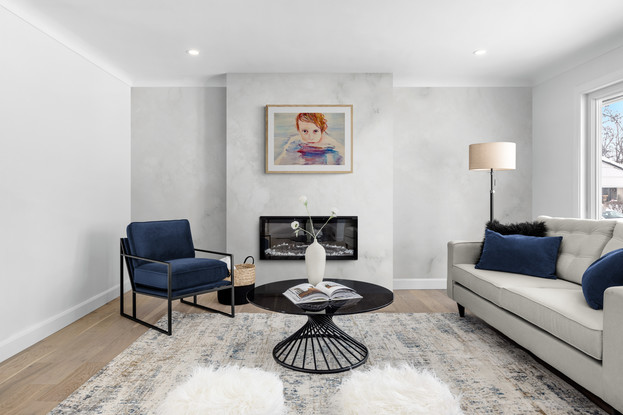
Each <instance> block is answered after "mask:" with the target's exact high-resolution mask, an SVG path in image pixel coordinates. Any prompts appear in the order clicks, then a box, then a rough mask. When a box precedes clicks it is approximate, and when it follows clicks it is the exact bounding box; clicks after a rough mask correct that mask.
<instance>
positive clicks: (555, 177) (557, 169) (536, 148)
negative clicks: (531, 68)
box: [532, 48, 623, 217]
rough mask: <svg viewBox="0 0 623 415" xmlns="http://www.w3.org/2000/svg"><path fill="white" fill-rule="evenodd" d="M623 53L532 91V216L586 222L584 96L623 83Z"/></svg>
mask: <svg viewBox="0 0 623 415" xmlns="http://www.w3.org/2000/svg"><path fill="white" fill-rule="evenodd" d="M622 67H623V48H618V49H615V50H613V51H611V52H609V53H607V54H604V55H602V56H600V57H598V58H596V59H593V60H591V61H589V62H587V63H585V64H583V65H581V66H578V67H577V68H574V69H572V70H570V71H568V72H566V73H564V74H562V75H560V76H557V77H555V78H553V79H551V80H549V81H547V82H543V83H542V84H540V85H537V86H536V87H534V88H533V113H532V114H533V115H532V117H533V123H534V129H533V152H532V154H533V161H532V162H533V174H532V177H533V179H532V188H533V195H532V200H533V204H532V212H533V214H534V216H538V215H550V216H563V217H584V216H585V204H584V203H581V195H582V192H584V190H583V189H582V188H581V187H582V186H583V179H582V177H583V175H584V172H583V171H582V169H581V168H580V165H581V162H582V160H583V158H584V156H585V155H584V154H583V151H582V147H583V145H584V143H583V140H582V137H581V132H582V129H583V128H584V127H585V125H584V124H583V121H582V117H583V111H582V106H581V101H582V96H583V95H584V94H587V93H589V92H592V91H594V90H596V89H599V88H602V87H604V86H608V85H610V84H613V83H616V82H619V81H622V80H623V70H622V69H621V68H622Z"/></svg>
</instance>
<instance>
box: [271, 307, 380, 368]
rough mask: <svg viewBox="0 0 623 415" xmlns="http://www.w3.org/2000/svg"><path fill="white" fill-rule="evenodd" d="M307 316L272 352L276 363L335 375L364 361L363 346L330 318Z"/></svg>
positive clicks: (318, 315)
mask: <svg viewBox="0 0 623 415" xmlns="http://www.w3.org/2000/svg"><path fill="white" fill-rule="evenodd" d="M307 317H308V319H307V323H305V325H303V327H301V328H300V329H299V330H297V331H296V333H294V334H292V335H291V336H290V337H288V338H287V339H285V340H283V341H281V342H279V343H278V344H277V345H276V346H275V348H274V349H273V357H274V358H275V360H276V361H277V363H279V364H280V365H282V366H285V367H287V368H289V369H293V370H298V371H301V372H308V373H338V372H344V371H347V370H350V369H352V368H355V367H357V366H361V365H362V364H364V363H365V362H366V360H368V349H367V348H366V346H364V345H363V344H361V343H360V342H358V341H357V340H355V339H353V338H352V337H351V336H349V335H348V334H346V332H344V331H343V330H342V329H340V328H339V327H338V326H336V325H335V323H334V322H333V319H332V317H331V316H329V315H326V314H315V315H308V316H307Z"/></svg>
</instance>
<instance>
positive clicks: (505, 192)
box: [393, 88, 532, 288]
mask: <svg viewBox="0 0 623 415" xmlns="http://www.w3.org/2000/svg"><path fill="white" fill-rule="evenodd" d="M531 111H532V98H531V91H530V88H395V89H394V199H393V209H394V278H396V280H395V281H394V282H395V286H396V287H405V288H406V287H410V288H444V287H445V285H446V254H447V248H446V244H447V242H448V241H449V240H481V239H482V238H483V233H484V226H485V223H486V222H487V221H488V220H489V187H490V180H489V173H488V172H481V171H469V170H468V148H469V145H470V144H472V143H481V142H489V141H512V142H515V143H517V169H516V170H514V171H500V172H496V173H495V174H496V178H497V186H496V194H495V218H496V219H498V220H500V221H501V222H503V223H505V222H512V221H523V220H528V219H530V218H531V189H530V184H531V177H532V176H531V147H532V146H531V141H532V123H531Z"/></svg>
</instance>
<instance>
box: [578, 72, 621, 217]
mask: <svg viewBox="0 0 623 415" xmlns="http://www.w3.org/2000/svg"><path fill="white" fill-rule="evenodd" d="M621 99H623V82H618V83H616V84H614V85H610V86H607V87H604V88H600V89H598V90H596V91H593V92H591V93H589V94H588V103H587V104H588V105H587V113H588V114H587V122H588V126H587V128H588V143H587V163H586V164H587V166H586V168H587V175H588V180H587V206H586V208H587V216H588V217H589V218H592V219H602V216H601V209H602V196H601V193H602V190H601V157H602V156H601V146H602V142H601V134H602V121H601V108H602V106H603V105H607V104H608V102H613V101H619V100H621Z"/></svg>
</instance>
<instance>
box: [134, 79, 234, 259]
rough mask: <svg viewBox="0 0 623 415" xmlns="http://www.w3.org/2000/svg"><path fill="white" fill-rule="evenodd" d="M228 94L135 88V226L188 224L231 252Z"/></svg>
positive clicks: (198, 236) (200, 244)
mask: <svg viewBox="0 0 623 415" xmlns="http://www.w3.org/2000/svg"><path fill="white" fill-rule="evenodd" d="M225 141H226V134H225V88H132V220H133V221H145V220H163V219H178V218H186V219H188V220H189V221H190V224H191V231H192V233H193V240H194V242H195V246H196V247H197V248H203V249H212V250H224V249H225Z"/></svg>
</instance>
